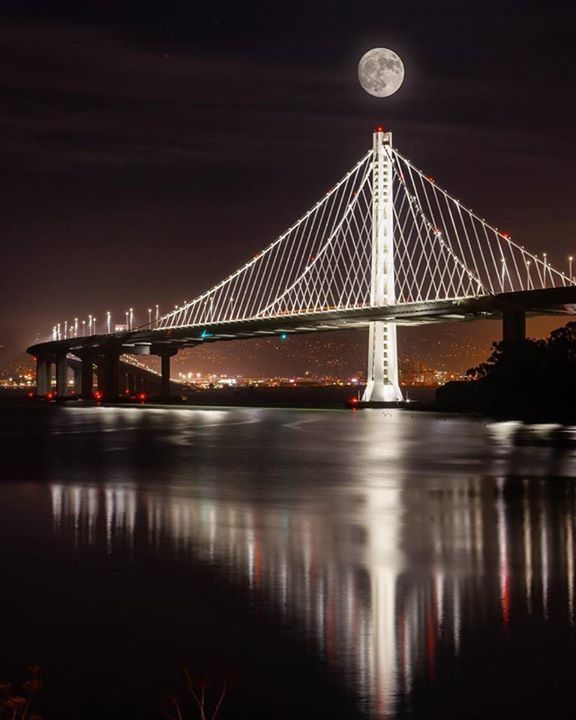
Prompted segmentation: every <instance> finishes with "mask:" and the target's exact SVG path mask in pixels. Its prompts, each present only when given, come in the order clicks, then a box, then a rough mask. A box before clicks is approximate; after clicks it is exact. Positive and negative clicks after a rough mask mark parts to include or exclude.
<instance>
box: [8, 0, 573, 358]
mask: <svg viewBox="0 0 576 720" xmlns="http://www.w3.org/2000/svg"><path fill="white" fill-rule="evenodd" d="M0 17H1V19H2V22H1V23H0V49H1V55H0V58H1V62H0V83H1V93H2V103H1V105H0V118H1V132H0V153H1V161H0V177H1V183H2V194H1V203H2V212H1V214H0V223H1V232H0V243H1V256H0V257H1V260H0V262H1V278H0V307H1V308H2V310H1V311H0V344H3V345H4V346H5V348H4V351H3V352H4V355H3V356H2V357H3V359H4V360H6V359H7V358H13V357H15V356H16V355H17V354H18V353H20V352H21V351H22V349H23V348H24V347H26V345H28V344H30V343H31V342H33V341H34V340H35V338H36V337H37V336H39V337H41V336H44V335H46V334H47V333H48V332H49V330H50V328H51V327H52V325H53V324H54V323H55V322H58V321H64V320H65V319H70V318H73V317H74V316H78V317H87V315H88V313H92V314H95V315H97V316H98V317H99V318H102V319H103V318H104V314H105V312H106V310H112V311H113V313H114V317H115V318H117V319H118V320H121V318H123V316H124V311H125V310H126V309H127V308H128V307H131V306H132V307H134V309H135V311H136V319H137V320H140V321H145V320H146V318H145V314H146V309H147V308H148V307H149V306H150V305H153V304H155V303H159V304H160V307H161V309H165V310H168V309H169V308H170V307H173V305H174V304H175V303H181V302H182V301H183V300H184V299H191V298H193V297H194V296H196V295H197V294H199V293H200V292H201V291H202V290H204V289H206V288H208V287H209V286H210V285H212V284H214V283H215V282H217V281H219V280H221V279H222V278H223V277H224V276H225V275H227V274H228V273H230V272H231V271H233V270H234V269H236V267H237V266H238V265H240V264H241V263H243V262H244V261H245V260H246V259H248V258H249V257H251V256H252V255H254V254H255V253H256V252H257V251H259V250H260V249H262V248H263V247H264V246H265V245H266V244H268V243H269V242H270V241H271V240H272V239H273V238H274V237H276V236H277V235H278V234H279V233H280V232H282V230H284V229H285V228H286V227H287V226H289V225H291V224H292V223H293V222H294V221H295V220H296V218H297V217H298V216H299V215H301V214H302V213H303V212H304V211H305V210H306V209H307V208H308V207H309V206H310V205H312V204H314V203H315V202H316V200H317V199H319V197H320V196H321V195H323V194H324V193H325V192H326V190H327V189H328V188H329V187H331V186H332V185H333V184H334V183H335V181H336V180H337V179H339V178H340V177H341V176H342V175H343V174H344V173H345V172H346V171H347V170H348V169H349V167H350V166H351V165H352V164H353V163H354V162H355V161H356V160H357V159H359V158H360V156H362V155H363V154H364V152H365V151H366V150H367V148H368V147H369V145H370V143H371V133H372V130H373V128H374V126H375V125H377V124H383V125H385V126H386V127H387V128H390V129H392V131H393V132H394V143H395V145H396V146H397V147H398V148H399V149H400V151H401V152H402V153H403V154H404V155H406V156H407V157H409V158H410V159H411V160H412V161H413V162H414V164H415V165H417V166H418V167H421V168H423V169H424V170H425V171H427V172H428V173H429V174H431V175H433V176H434V177H435V178H436V181H437V183H438V184H439V185H441V186H443V187H445V188H446V189H448V190H449V191H451V192H452V193H453V194H454V195H455V197H458V198H459V199H460V200H461V201H462V202H463V203H464V204H466V205H468V206H469V207H472V208H473V209H474V210H475V211H477V212H478V214H479V215H480V216H481V217H485V218H486V219H487V220H489V221H490V222H492V223H493V224H494V225H496V226H498V227H500V228H504V229H506V230H507V231H509V232H510V233H511V234H512V236H513V238H514V239H515V240H517V241H518V242H519V243H521V244H523V245H525V246H526V247H527V248H529V249H531V250H533V251H534V252H542V251H546V250H547V251H548V254H549V257H550V259H551V261H552V263H553V264H556V265H557V266H558V267H559V268H560V269H561V270H567V256H568V255H569V254H571V253H574V254H575V255H576V232H575V231H576V207H575V202H574V197H575V196H574V181H573V173H574V168H575V167H576V162H575V161H576V142H575V140H574V124H575V111H576V59H575V58H576V54H575V50H574V38H575V37H576V9H574V6H573V3H570V2H554V1H553V0H552V1H551V0H542V1H541V2H536V1H534V0H516V1H515V2H506V1H505V0H500V1H499V2H491V1H487V2H470V1H469V2H463V1H462V0H460V2H442V1H441V0H434V1H433V2H432V1H431V2H424V1H421V2H418V1H416V0H397V1H396V2H386V1H384V0H382V1H381V2H370V3H368V2H359V1H356V2H348V1H343V0H341V1H335V0H333V1H332V2H314V1H310V0H309V1H308V2H300V1H299V0H291V1H290V2H284V1H282V0H281V1H276V2H254V1H250V0H247V1H245V0H242V1H239V0H236V2H217V1H215V0H211V1H205V2H198V1H195V0H188V1H186V2H184V1H182V2H166V1H164V2H160V1H158V2H155V3H151V2H150V3H146V2H118V1H114V0H101V1H100V2H90V1H89V0H83V1H82V2H75V3H70V4H68V3H62V2H58V1H57V0H55V1H54V2H50V3H46V2H45V1H42V2H40V1H39V2H37V3H35V2H26V0H8V1H7V0H3V2H2V4H1V8H0ZM374 46H383V47H389V48H392V49H394V50H395V51H396V52H397V53H398V54H399V55H400V56H401V57H402V59H403V61H404V64H405V68H406V80H405V82H404V85H403V86H402V87H401V89H400V90H399V92H398V93H397V94H396V95H394V96H392V97H390V98H386V99H377V98H373V97H371V96H369V95H367V94H366V93H365V92H364V91H363V90H362V89H361V88H360V86H359V84H358V81H357V77H356V66H357V62H358V60H359V58H360V57H361V55H362V54H363V53H364V52H365V51H366V50H368V49H370V48H371V47H374ZM553 324H554V323H553ZM556 324H557V323H556ZM548 327H550V322H548V323H547V324H542V323H540V324H539V325H536V326H534V325H532V326H531V329H532V331H533V332H540V331H542V330H543V328H548ZM456 330H457V333H461V336H462V338H463V341H462V342H463V347H465V346H466V347H467V345H466V343H469V342H470V338H472V344H473V345H477V346H484V345H486V346H487V345H488V343H489V342H490V340H491V339H493V337H494V336H495V333H496V332H497V327H496V326H495V324H493V323H492V324H486V323H484V324H482V323H476V324H474V325H465V326H461V330H459V329H456ZM455 332H456V331H455V327H454V326H451V327H450V329H449V330H440V331H437V330H433V329H432V330H431V329H427V330H426V331H425V332H422V331H418V332H417V331H415V330H411V331H409V332H408V333H404V334H402V335H401V339H400V346H401V348H402V347H403V344H404V347H405V348H406V349H408V348H409V349H410V352H414V353H416V352H418V347H419V344H420V343H422V341H423V339H424V340H425V345H426V347H425V348H424V349H422V355H423V356H426V357H429V358H430V360H431V362H441V361H442V357H444V356H445V353H444V355H442V353H441V352H440V351H439V350H435V349H434V348H440V347H441V343H437V342H431V340H432V339H438V338H443V337H447V333H448V334H449V335H450V338H451V339H450V343H452V344H454V336H455ZM457 333H456V334H457ZM466 338H467V339H466ZM291 342H292V341H291ZM293 342H295V343H297V342H299V341H297V340H294V341H293ZM339 342H342V344H343V347H344V348H345V347H346V343H349V344H350V348H351V356H352V357H354V363H356V362H357V359H358V357H360V361H362V362H363V360H362V357H361V354H362V352H364V344H365V343H364V339H363V335H361V334H358V335H352V334H350V333H348V334H347V335H345V336H344V338H343V339H342V340H341V341H339ZM295 347H297V345H296V346H295ZM315 347H316V349H315V350H314V352H315V353H320V354H321V353H322V338H320V339H319V340H318V342H317V345H316V346H315ZM240 350H241V348H237V349H235V347H234V346H233V345H231V344H227V345H226V349H225V348H224V346H222V350H221V351H219V352H220V353H222V352H223V353H226V352H228V353H229V355H230V358H232V359H231V363H232V366H231V369H233V370H236V371H240V372H242V371H248V370H254V371H256V370H258V369H262V370H263V369H264V367H262V368H259V367H258V354H257V353H253V352H251V351H250V352H251V357H253V360H252V361H251V363H252V364H251V365H250V367H249V368H248V367H244V366H242V360H241V358H242V352H241V351H240ZM275 352H276V351H275ZM466 352H467V351H463V355H466ZM354 353H356V355H354ZM358 353H360V355H358ZM273 354H274V353H272V355H273ZM268 355H269V356H270V353H268ZM265 356H266V353H265V352H263V354H262V357H263V358H264V357H265ZM270 357H271V356H270ZM254 358H255V359H254ZM465 360H466V361H467V360H468V357H466V358H463V359H462V360H461V362H464V363H465ZM233 361H234V362H233ZM263 362H264V361H263ZM266 362H267V363H268V365H266V369H269V367H270V368H271V367H272V366H273V362H272V361H271V360H267V361H266ZM234 363H235V364H234ZM224 364H225V362H224ZM351 369H352V368H351Z"/></svg>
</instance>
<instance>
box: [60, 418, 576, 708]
mask: <svg viewBox="0 0 576 720" xmlns="http://www.w3.org/2000/svg"><path fill="white" fill-rule="evenodd" d="M393 428H394V426H393V425H392V426H391V428H390V432H391V433H393ZM489 432H490V433H491V436H492V447H493V453H492V457H491V459H490V461H489V467H488V468H486V467H483V468H482V470H479V471H478V473H477V474H476V473H473V472H472V473H471V472H470V468H469V464H467V465H466V468H467V469H466V472H461V471H460V470H458V469H456V470H452V471H450V472H448V473H446V472H444V471H443V470H442V468H434V467H433V466H432V467H430V468H429V469H428V472H426V473H425V474H423V475H422V477H421V478H414V477H411V478H409V479H407V478H405V477H403V469H402V468H403V462H402V458H401V457H399V456H396V455H395V453H399V452H400V450H398V449H397V448H400V447H402V448H403V450H402V451H401V452H403V453H405V452H406V446H405V443H404V444H402V443H397V442H395V438H394V437H393V435H390V434H389V435H388V436H387V442H386V443H384V444H383V443H382V442H378V441H377V438H374V442H367V443H365V444H364V446H363V447H364V448H365V450H364V452H365V453H366V457H364V458H363V459H362V462H361V463H360V465H361V468H362V471H361V473H360V472H359V475H358V477H352V478H351V482H350V483H349V484H348V485H346V486H344V487H342V486H340V487H335V488H334V492H333V494H332V497H331V499H330V504H329V506H327V505H326V503H325V499H324V498H323V496H322V495H319V496H318V497H317V498H316V499H314V495H313V494H312V499H311V497H310V496H308V497H307V496H303V497H302V498H300V499H299V500H297V501H296V502H294V503H290V504H286V505H283V504H281V503H278V502H266V501H265V500H262V498H260V499H259V500H258V502H254V499H253V498H250V497H246V499H243V498H242V490H241V489H239V488H237V487H235V488H234V492H230V489H227V490H223V489H222V488H221V491H218V490H217V489H215V490H214V491H213V492H211V493H196V494H194V492H193V490H192V489H191V488H186V487H185V486H182V485H180V486H178V487H170V488H169V489H162V490H158V491H156V490H150V489H140V488H139V487H138V486H137V485H136V484H127V483H126V482H125V481H124V480H123V479H122V478H120V477H118V478H116V479H114V478H110V479H109V481H108V482H106V483H105V484H103V485H101V486H98V487H94V486H88V485H77V486H70V485H64V484H58V483H53V484H52V485H51V497H52V508H53V525H54V531H55V533H56V535H57V536H58V537H59V538H61V539H62V540H65V541H72V542H74V543H75V544H77V545H78V546H82V545H85V544H94V545H98V546H102V547H105V548H106V550H107V552H109V553H112V554H113V553H115V552H123V551H126V549H128V550H129V551H133V549H134V546H135V544H137V543H144V544H145V545H146V546H148V547H152V548H157V549H159V550H162V551H164V552H165V551H167V550H168V551H170V552H172V553H175V554H177V555H178V556H179V557H182V556H185V557H189V558H190V559H192V560H194V561H202V562H207V563H209V564H210V565H212V566H213V567H215V568H217V569H218V570H219V571H220V572H221V573H222V574H223V576H224V577H225V579H226V580H227V581H228V582H230V583H232V584H234V585H236V586H241V587H242V586H243V587H246V588H247V589H248V590H249V592H250V593H252V594H253V596H254V599H255V602H256V605H257V606H258V603H259V602H261V604H262V607H265V608H267V611H270V608H272V611H273V612H276V613H277V614H278V616H279V617H280V618H281V619H282V620H285V621H286V622H289V623H291V624H294V623H295V624H296V625H297V626H298V627H299V629H300V631H301V632H302V634H303V635H305V636H306V638H308V639H309V640H311V641H312V642H313V643H314V645H315V647H316V649H317V652H318V653H319V654H320V655H321V657H322V658H323V659H324V660H325V661H326V663H327V665H328V666H330V667H331V668H333V669H334V671H336V672H339V673H342V674H344V676H345V677H346V678H347V681H348V683H349V685H350V686H351V687H352V689H353V690H354V691H355V692H356V693H357V694H358V696H359V697H360V698H361V701H362V703H363V704H364V707H365V709H366V710H367V711H368V712H369V713H370V714H371V715H372V716H374V717H385V716H388V715H391V714H394V713H395V712H396V711H397V710H398V708H399V707H401V706H403V705H405V704H407V703H409V698H410V693H411V690H412V689H413V686H414V685H415V683H422V682H424V683H426V682H427V683H434V682H435V678H436V676H437V673H438V672H440V671H441V666H442V663H443V662H444V661H446V660H447V659H449V658H451V657H452V658H454V657H457V656H458V654H459V652H460V651H461V649H462V647H463V646H465V644H466V642H467V638H470V637H471V635H472V634H473V633H475V632H478V631H479V629H481V628H483V627H484V628H486V627H488V626H490V628H491V631H492V632H493V631H494V628H497V629H499V630H497V631H499V632H500V633H501V634H502V635H503V636H505V635H506V633H507V632H508V629H509V626H510V624H511V623H513V622H515V619H516V618H522V619H523V621H524V622H525V621H530V620H532V621H539V622H546V621H547V620H548V614H549V602H550V598H549V595H550V588H551V587H552V586H553V587H554V592H555V607H556V612H557V609H558V607H560V608H562V612H564V614H565V621H566V623H567V624H572V623H573V622H574V557H575V551H574V525H573V523H574V519H573V518H574V508H575V503H576V494H575V492H574V487H573V485H572V483H571V481H570V480H569V478H568V475H569V474H570V473H571V472H572V471H573V468H572V467H563V468H560V469H558V467H556V468H554V470H555V472H557V473H558V474H557V475H556V476H555V477H548V476H546V475H545V474H544V473H541V474H538V473H537V472H535V470H534V467H535V465H533V458H532V459H531V450H530V448H518V447H516V446H515V445H514V443H513V439H514V433H515V427H514V426H510V425H506V424H498V425H493V426H492V428H490V429H489ZM540 459H541V457H540ZM545 464H546V463H545ZM549 465H550V458H548V461H547V467H549ZM370 467H372V468H374V473H372V474H371V473H370V471H367V468H370ZM382 467H388V468H395V471H394V472H390V473H389V474H388V475H386V474H385V475H384V476H383V474H382V472H381V470H378V471H377V470H376V469H377V468H380V469H381V468H382ZM231 495H234V498H233V499H231V497H230V496H231Z"/></svg>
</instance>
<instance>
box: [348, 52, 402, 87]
mask: <svg viewBox="0 0 576 720" xmlns="http://www.w3.org/2000/svg"><path fill="white" fill-rule="evenodd" d="M358 80H359V81H360V85H362V87H363V88H364V90H366V92H367V93H370V95H374V97H388V96H389V95H392V94H394V93H395V92H396V90H398V88H399V87H400V85H402V81H403V80H404V63H403V62H402V60H400V58H399V57H398V55H396V53H395V52H394V51H393V50H388V48H373V49H372V50H368V52H367V53H365V54H364V55H363V56H362V59H361V60H360V62H359V63H358Z"/></svg>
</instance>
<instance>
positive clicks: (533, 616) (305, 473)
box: [0, 405, 576, 720]
mask: <svg viewBox="0 0 576 720" xmlns="http://www.w3.org/2000/svg"><path fill="white" fill-rule="evenodd" d="M549 430H550V429H549V428H535V429H532V430H530V431H529V432H527V431H522V432H519V428H518V426H516V425H514V424H512V423H500V424H495V423H488V422H483V421H476V420H470V419H466V418H457V417H450V418H445V417H442V416H436V415H431V414H417V413H413V414H412V413H408V412H399V411H361V412H344V411H298V410H270V409H262V410H260V409H245V408H242V409H241V408H238V409H151V408H144V409H140V408H134V409H131V408H122V409H112V408H85V409H82V408H78V407H65V408H60V407H38V406H33V405H29V406H28V405H22V406H20V407H7V406H5V407H1V408H0V451H1V455H0V472H1V483H0V562H1V567H2V582H1V585H0V603H1V606H0V609H1V612H0V624H1V633H0V637H1V638H2V644H1V650H0V676H1V677H0V679H1V678H2V677H11V678H13V677H16V676H17V675H18V673H19V672H20V671H22V670H23V669H24V668H26V667H27V666H28V665H31V664H33V663H38V664H40V665H41V666H42V667H43V668H44V671H45V676H46V689H45V690H44V691H43V695H42V697H41V698H40V699H41V700H42V703H43V711H44V713H45V715H46V717H47V720H50V718H57V719H58V720H68V719H70V720H71V719H72V718H74V720H83V719H84V718H86V719H88V718H90V719H92V718H94V719H95V718H99V720H102V718H107V719H109V718H116V717H119V718H120V717H122V718H131V719H140V718H141V719H142V720H144V719H146V720H149V719H150V720H151V719H152V718H159V719H160V718H162V708H163V707H164V706H165V705H166V702H167V701H168V698H169V696H170V695H171V694H174V693H178V692H180V672H181V669H182V668H183V667H184V666H187V667H190V668H192V670H193V671H197V672H208V673H213V674H214V673H216V674H218V673H226V674H227V675H228V676H230V677H231V678H232V687H231V690H230V693H229V695H228V697H227V699H226V703H225V706H224V712H223V715H222V717H223V718H248V717H249V718H252V719H253V718H268V719H269V718H280V719H284V718H286V719H287V718H291V719H292V718H295V717H298V718H331V719H332V720H340V719H343V718H366V719H367V720H368V719H371V718H418V719H420V718H427V719H428V718H443V720H446V719H451V718H458V719H461V718H467V719H468V718H482V719H485V718H491V719H492V718H507V720H509V718H511V717H512V718H522V719H523V720H529V719H531V718H539V720H540V719H541V718H542V717H546V718H569V717H570V718H571V717H574V714H575V713H576V630H575V627H574V622H575V608H574V578H575V567H574V565H575V552H576V550H575V546H574V541H575V526H574V509H575V503H576V493H575V489H574V488H575V485H574V479H575V478H576V454H575V451H574V450H573V449H572V448H571V446H570V444H569V443H566V444H564V445H562V446H560V447H559V446H558V444H556V445H550V444H546V443H545V442H543V438H545V436H546V434H547V433H548V432H549ZM527 436H528V438H527ZM567 437H569V436H567ZM213 682H215V681H213ZM213 686H214V687H215V685H213ZM190 717H191V716H190Z"/></svg>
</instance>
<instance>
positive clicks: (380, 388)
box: [362, 130, 402, 402]
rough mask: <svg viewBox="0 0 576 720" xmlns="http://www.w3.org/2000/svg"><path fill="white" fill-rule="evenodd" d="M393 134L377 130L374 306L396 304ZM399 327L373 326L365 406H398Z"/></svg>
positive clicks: (374, 195)
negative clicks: (397, 332) (379, 404)
mask: <svg viewBox="0 0 576 720" xmlns="http://www.w3.org/2000/svg"><path fill="white" fill-rule="evenodd" d="M391 145H392V133H385V132H383V131H382V130H377V131H376V132H375V133H374V136H373V153H374V154H373V165H372V273H371V274H372V280H371V288H370V305H371V306H372V307H384V306H386V305H392V304H394V302H395V300H396V291H395V287H394V205H393V201H394V198H393V195H392V180H393V168H392V158H391V155H390V151H389V148H390V147H391ZM400 400H402V392H401V391H400V385H399V383H398V349H397V344H396V325H395V324H394V323H386V322H383V321H381V320H378V321H375V322H371V323H370V335H369V345H368V372H367V376H366V389H365V390H364V395H363V396H362V401H363V402H398V401H400Z"/></svg>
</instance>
